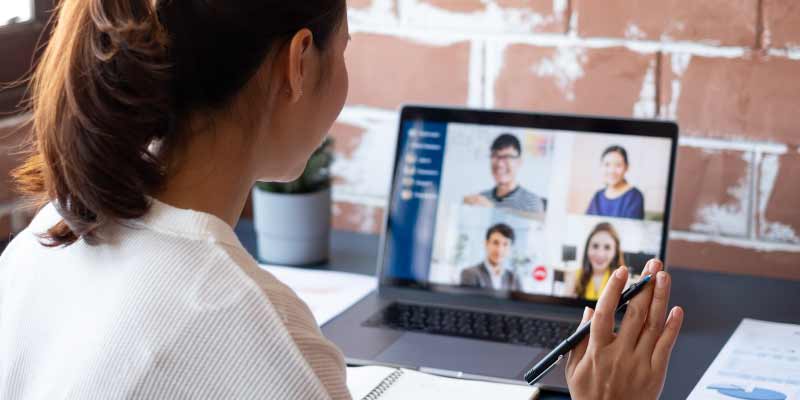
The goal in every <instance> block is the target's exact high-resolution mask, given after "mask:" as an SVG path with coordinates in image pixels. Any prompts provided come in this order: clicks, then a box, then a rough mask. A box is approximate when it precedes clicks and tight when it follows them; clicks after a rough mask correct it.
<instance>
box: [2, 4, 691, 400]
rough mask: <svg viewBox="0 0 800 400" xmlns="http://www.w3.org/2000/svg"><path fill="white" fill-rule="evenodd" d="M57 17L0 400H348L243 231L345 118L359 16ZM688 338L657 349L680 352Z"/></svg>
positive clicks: (582, 372) (252, 10)
mask: <svg viewBox="0 0 800 400" xmlns="http://www.w3.org/2000/svg"><path fill="white" fill-rule="evenodd" d="M57 13H58V14H57V15H58V19H57V23H56V25H55V28H54V31H53V34H52V38H51V40H50V41H49V44H48V46H47V48H46V49H45V51H44V53H43V57H42V59H41V61H40V63H39V64H38V66H37V68H36V71H35V74H34V76H33V81H32V95H33V96H32V102H33V103H32V115H33V121H32V123H33V125H32V126H33V131H34V140H33V146H32V154H31V156H30V158H29V159H28V160H27V162H26V163H25V165H24V166H23V167H22V168H21V169H19V170H18V171H17V173H16V179H17V181H18V182H19V183H20V186H21V188H22V189H24V190H25V191H26V192H27V193H28V194H29V195H30V196H31V197H32V198H33V199H35V200H36V201H37V204H39V205H42V206H43V208H42V209H41V210H40V211H39V213H38V214H37V216H36V217H35V219H34V220H33V222H32V223H31V224H30V226H29V227H28V228H27V229H26V230H25V231H24V232H22V233H21V234H20V235H18V236H17V237H16V238H15V239H14V240H13V241H12V243H11V244H10V245H9V246H8V248H7V249H6V251H5V252H4V253H3V255H2V258H0V354H2V356H1V357H0V398H2V399H13V400H15V399H31V398H35V399H39V398H48V399H49V398H72V399H83V398H109V399H110V398H166V399H171V398H214V399H251V398H269V399H348V398H350V395H349V393H348V392H347V388H346V385H345V366H344V361H343V357H342V354H341V352H340V351H339V350H338V349H337V348H336V347H335V346H333V345H332V344H331V343H330V342H328V341H327V340H326V339H325V338H324V337H323V336H322V335H321V333H320V330H319V328H318V327H317V326H316V324H315V322H314V319H313V317H312V315H311V313H310V311H309V310H308V308H307V307H306V306H305V305H304V304H303V302H302V301H301V300H300V299H298V298H297V296H296V295H295V294H294V293H293V292H292V291H291V290H290V289H289V288H287V287H286V286H284V285H283V284H281V283H280V282H278V281H276V280H275V279H274V278H273V277H272V275H270V274H269V273H267V272H265V271H263V270H261V269H259V268H258V265H257V264H256V262H255V260H254V259H253V258H252V257H251V256H250V255H248V254H247V252H246V251H245V250H244V249H243V248H242V246H241V244H240V243H239V241H238V240H237V239H236V236H235V234H234V232H233V229H232V227H233V226H234V224H235V223H236V220H237V218H238V216H239V214H240V213H241V211H242V208H243V207H244V203H245V200H246V198H247V194H248V192H249V190H250V188H251V187H252V185H253V183H254V182H255V181H257V180H269V181H287V180H291V179H293V178H295V177H297V176H298V175H299V174H300V173H301V171H302V169H303V166H304V164H305V163H306V160H307V159H308V157H309V156H310V154H311V153H312V152H313V150H314V148H315V147H316V146H317V145H318V144H319V143H320V142H321V141H322V139H323V137H324V136H325V133H326V132H327V131H328V129H329V128H330V126H331V125H332V123H333V121H334V120H335V118H336V117H337V115H338V113H339V112H340V111H341V109H342V107H343V104H344V100H345V97H346V93H347V72H346V69H345V64H344V56H343V53H344V50H345V47H346V45H347V42H348V39H349V35H348V26H347V21H346V9H345V1H344V0H304V1H277V0H254V1H247V0H239V1H231V0H225V1H221V0H209V1H204V2H190V1H162V0H134V1H131V0H126V1H122V0H62V1H61V2H60V6H59V9H58V10H57ZM611 286H612V284H611V283H610V284H609V287H611ZM668 290H669V287H668V286H663V287H662V291H666V292H664V293H668ZM662 294H663V293H662ZM657 297H658V296H655V297H654V298H657ZM639 298H641V296H639ZM662 298H663V296H662ZM637 299H638V298H637ZM646 300H647V304H650V300H649V299H646ZM612 301H613V299H611V300H609V301H608V302H607V303H602V301H601V304H607V307H610V306H611V304H612ZM641 301H642V305H644V300H641ZM659 301H660V300H654V301H653V302H652V304H656V305H657V304H661V305H664V304H662V303H663V302H659ZM603 310H605V309H602V308H600V307H598V312H597V317H598V318H596V319H597V320H598V321H599V322H603V323H606V325H607V323H608V322H609V321H608V319H607V315H608V313H607V310H606V311H603ZM612 320H613V317H612ZM655 321H657V322H658V323H662V325H663V313H662V315H661V316H659V317H657V318H655ZM659 321H660V322H659ZM636 323H638V322H636ZM600 325H601V327H603V329H604V330H605V328H608V327H607V326H604V325H602V324H600ZM674 325H675V324H671V325H670V324H668V325H667V328H665V329H659V330H653V332H654V334H656V336H658V337H662V340H663V341H666V342H667V343H674V335H675V334H676V333H677V332H676V331H675V329H674ZM633 331H634V330H633V329H632V330H631V332H633ZM603 333H608V334H610V330H609V332H604V331H602V332H600V333H598V334H597V336H598V337H602V334H603ZM592 337H593V338H594V337H595V333H594V332H593V333H592ZM616 348H617V349H618V350H616V351H620V352H621V353H619V355H620V356H626V355H627V354H628V353H630V352H629V351H627V350H624V351H623V349H624V348H622V347H619V346H617V347H616ZM610 351H611V350H610V349H608V348H606V347H605V346H600V345H597V346H592V349H591V350H586V351H583V350H581V352H580V353H576V355H578V354H579V355H580V357H577V356H576V357H573V358H572V359H571V363H574V366H575V369H573V370H572V373H571V374H572V375H571V376H574V378H570V379H575V382H574V384H575V385H576V386H575V387H576V390H577V392H576V393H592V392H591V391H592V390H595V391H596V393H597V394H598V395H603V394H604V391H607V390H609V388H605V387H597V388H595V387H594V386H595V384H594V383H593V382H594V381H593V379H590V378H591V377H593V376H597V377H602V376H603V374H604V373H605V372H604V371H600V370H597V371H595V370H594V369H593V367H592V365H591V364H590V362H591V361H592V360H593V358H592V357H594V356H595V355H600V354H606V353H604V352H609V353H608V354H611V353H610ZM643 351H644V352H648V351H649V352H650V353H652V354H663V352H658V351H656V350H653V349H650V350H643ZM667 354H668V353H667ZM607 359H608V360H611V359H612V358H610V357H609V358H607ZM581 360H584V361H581ZM629 364H630V365H631V366H636V367H641V368H642V371H651V369H650V364H649V362H648V365H646V366H645V365H643V364H642V365H639V364H640V363H639V362H631V363H629ZM571 365H573V364H571ZM628 367H629V366H628V364H624V365H623V364H620V371H622V372H625V371H626V368H628ZM665 371H666V366H663V367H659V368H656V369H655V370H652V373H651V374H650V375H648V376H645V377H642V379H640V380H639V381H636V380H634V381H631V383H639V384H649V385H651V386H653V387H655V388H660V385H662V384H663V376H664V373H665ZM611 389H613V388H611ZM581 390H583V392H581ZM587 390H588V391H587ZM655 395H656V396H657V393H656V394H655ZM585 396H586V397H584V398H592V396H593V395H585ZM576 398H579V397H576ZM639 398H641V397H639ZM651 398H655V397H651Z"/></svg>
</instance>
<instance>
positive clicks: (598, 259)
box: [573, 222, 625, 301]
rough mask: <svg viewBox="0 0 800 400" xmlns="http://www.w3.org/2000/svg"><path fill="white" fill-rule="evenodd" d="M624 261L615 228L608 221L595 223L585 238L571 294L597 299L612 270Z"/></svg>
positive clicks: (587, 298)
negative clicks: (579, 267) (579, 265)
mask: <svg viewBox="0 0 800 400" xmlns="http://www.w3.org/2000/svg"><path fill="white" fill-rule="evenodd" d="M624 263H625V259H624V258H623V256H622V247H621V246H620V240H619V234H618V233H617V231H616V229H614V227H613V226H612V225H611V224H609V223H608V222H602V223H599V224H597V226H595V227H594V229H592V232H591V233H590V234H589V237H588V238H587V239H586V246H585V247H584V249H583V263H582V264H581V269H579V270H578V271H577V273H576V276H575V285H574V292H573V294H574V295H575V296H577V297H579V298H582V299H586V300H592V301H596V300H598V299H599V298H600V294H601V293H603V289H604V288H605V287H606V284H607V283H608V279H609V278H610V277H611V272H613V271H612V270H614V269H617V268H619V267H620V266H622V265H623V264H624Z"/></svg>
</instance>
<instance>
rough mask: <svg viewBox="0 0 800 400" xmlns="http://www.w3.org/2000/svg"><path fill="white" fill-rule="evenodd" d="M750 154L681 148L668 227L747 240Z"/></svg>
mask: <svg viewBox="0 0 800 400" xmlns="http://www.w3.org/2000/svg"><path fill="white" fill-rule="evenodd" d="M751 157H752V154H750V153H744V152H741V151H734V150H707V149H699V148H696V147H685V146H681V147H680V148H679V152H678V163H677V170H676V173H675V195H674V197H673V203H672V215H671V218H670V219H671V221H670V222H671V228H672V229H676V230H682V231H694V232H706V233H711V234H718V235H725V236H737V237H747V236H748V235H749V226H750V225H749V224H750V219H751V218H750V186H751V184H750V183H751V171H750V169H751V168H750V167H751Z"/></svg>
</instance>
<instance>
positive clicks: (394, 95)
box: [347, 34, 470, 109]
mask: <svg viewBox="0 0 800 400" xmlns="http://www.w3.org/2000/svg"><path fill="white" fill-rule="evenodd" d="M469 56H470V44H469V43H468V42H466V41H462V42H457V43H455V44H451V45H442V46H439V45H432V44H424V43H419V42H415V41H412V40H406V39H401V38H397V37H392V36H382V35H376V34H354V35H353V40H352V42H351V43H350V48H349V49H348V50H347V64H348V68H349V71H350V94H349V97H348V104H350V105H369V106H373V107H380V108H387V109H395V108H398V107H399V106H400V105H401V104H403V103H412V102H423V103H436V104H449V105H463V104H465V103H466V102H467V97H468V90H469V89H468V87H469Z"/></svg>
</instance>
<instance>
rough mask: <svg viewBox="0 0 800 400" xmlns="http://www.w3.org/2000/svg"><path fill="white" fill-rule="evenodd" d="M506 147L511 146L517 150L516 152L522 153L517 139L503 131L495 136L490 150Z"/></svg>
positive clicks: (494, 150)
mask: <svg viewBox="0 0 800 400" xmlns="http://www.w3.org/2000/svg"><path fill="white" fill-rule="evenodd" d="M506 147H513V148H514V150H516V151H517V154H522V145H520V143H519V139H517V137H516V136H514V135H512V134H510V133H503V134H501V135H500V136H498V137H497V138H495V139H494V142H492V148H491V151H492V153H494V152H496V151H500V150H503V149H505V148H506Z"/></svg>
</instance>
